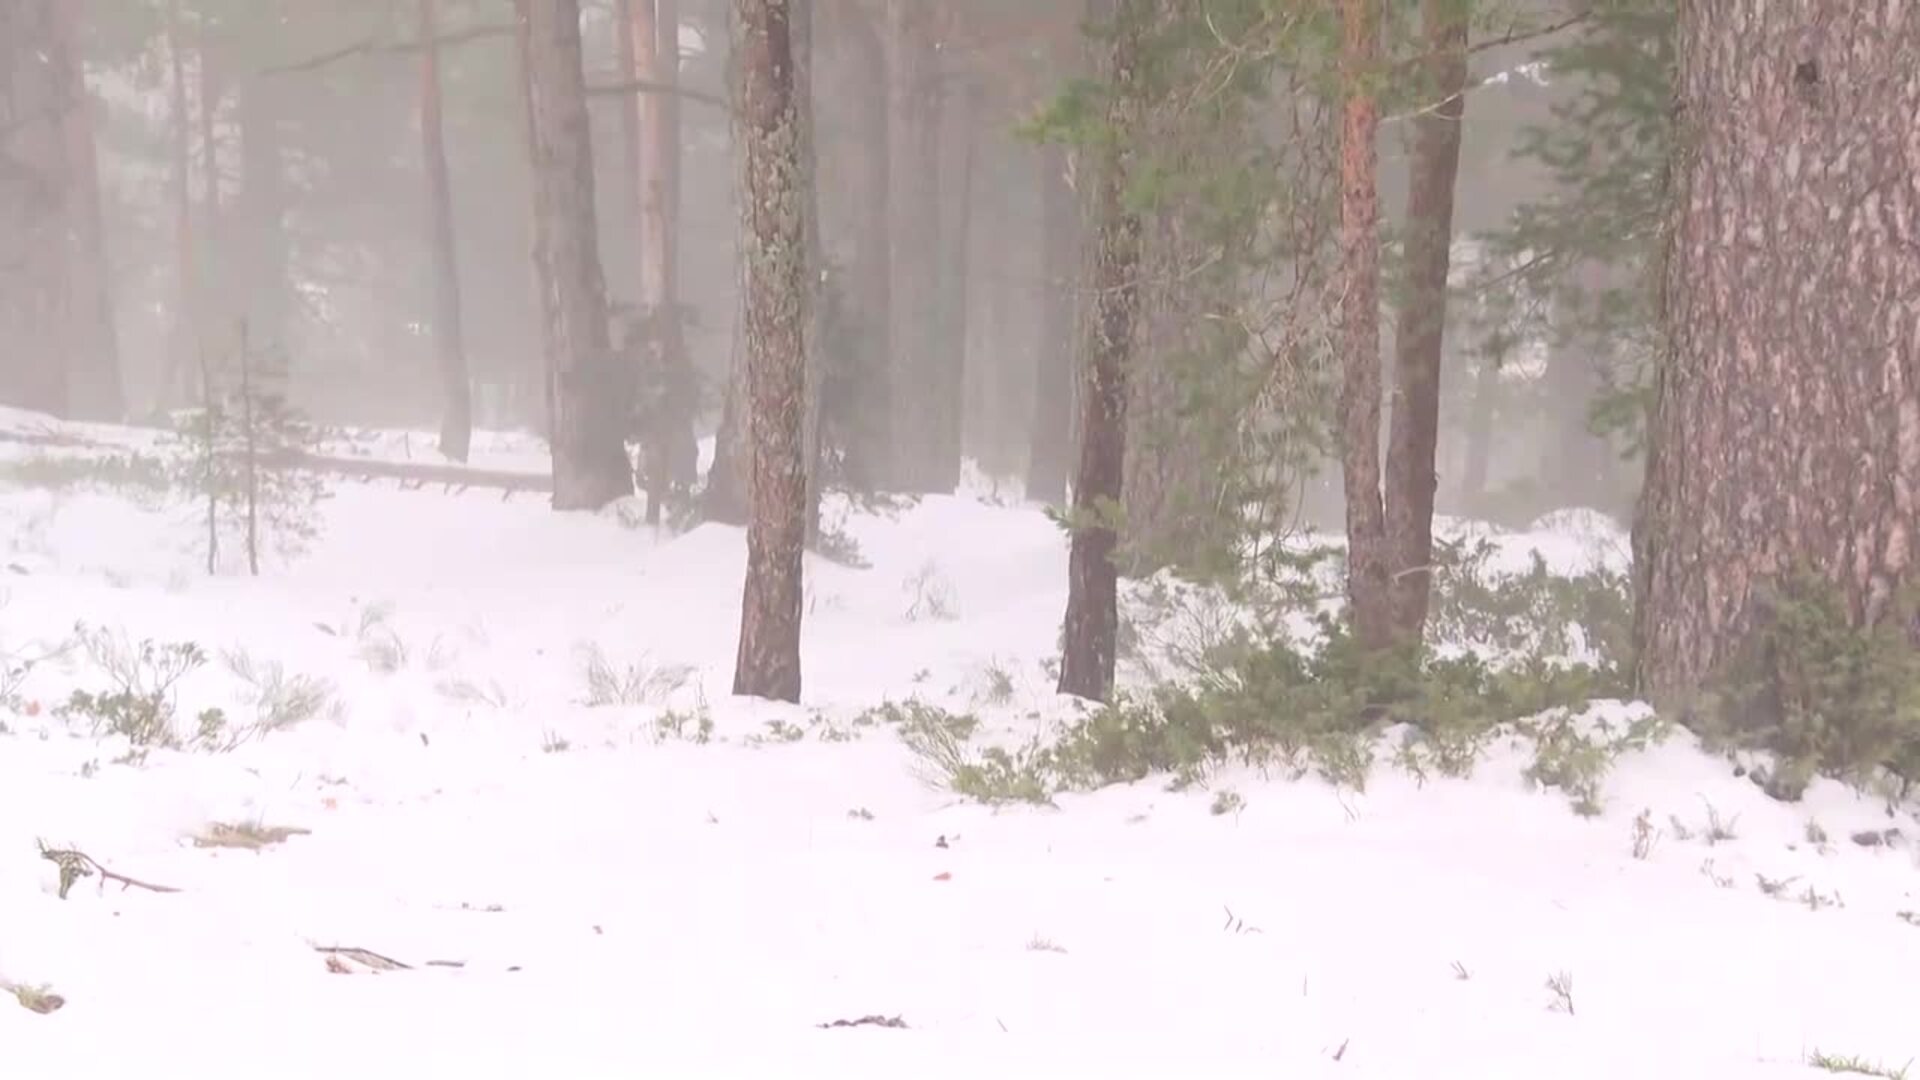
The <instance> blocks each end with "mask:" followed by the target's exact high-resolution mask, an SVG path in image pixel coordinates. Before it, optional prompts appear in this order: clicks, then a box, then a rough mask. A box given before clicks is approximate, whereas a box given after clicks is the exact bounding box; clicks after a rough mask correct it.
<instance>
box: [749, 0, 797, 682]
mask: <svg viewBox="0 0 1920 1080" xmlns="http://www.w3.org/2000/svg"><path fill="white" fill-rule="evenodd" d="M793 10H794V9H793V8H792V7H791V6H790V5H789V3H788V2H787V0H735V6H734V13H735V19H736V24H737V25H736V33H737V38H736V45H735V48H736V50H737V57H736V61H735V64H736V69H737V73H738V78H739V80H740V81H739V96H738V106H737V117H736V121H735V122H736V124H737V125H738V128H739V135H738V138H737V145H738V146H739V147H740V158H741V184H740V189H741V199H740V231H741V237H740V240H741V245H742V247H743V249H744V255H745V263H746V326H745V330H746V340H747V381H748V389H749V401H750V406H751V417H750V426H751V429H752V432H753V438H752V468H751V499H752V508H753V520H752V522H751V523H750V524H749V526H748V528H747V578H746V588H745V592H744V595H743V597H742V601H741V614H740V651H739V658H738V660H737V662H736V665H735V669H734V677H733V692H734V693H735V694H739V695H749V696H754V697H763V698H772V699H775V700H779V701H794V702H797V701H799V700H800V610H801V595H802V588H801V566H802V557H803V555H802V553H803V550H804V547H805V544H806V528H807V521H806V517H807V480H806V469H805V458H804V445H803V439H802V435H803V432H802V428H803V427H804V415H803V414H804V413H805V410H806V381H807V380H806V371H807V369H806V320H807V303H806V300H807V282H806V246H805V245H806V221H805V218H806V215H807V214H808V212H809V210H810V208H809V207H807V206H806V205H805V202H804V198H805V178H804V176H803V168H802V162H801V150H802V147H801V142H802V138H803V132H802V131H801V124H802V121H801V118H800V105H799V102H798V101H797V99H796V93H795V79H794V54H793V46H792V26H791V22H790V16H791V14H792V13H793Z"/></svg>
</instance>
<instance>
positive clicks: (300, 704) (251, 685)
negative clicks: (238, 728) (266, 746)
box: [221, 649, 334, 731]
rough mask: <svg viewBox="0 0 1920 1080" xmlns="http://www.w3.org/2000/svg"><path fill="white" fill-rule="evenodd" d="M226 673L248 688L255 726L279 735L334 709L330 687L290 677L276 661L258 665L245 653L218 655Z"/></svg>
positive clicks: (318, 680)
mask: <svg viewBox="0 0 1920 1080" xmlns="http://www.w3.org/2000/svg"><path fill="white" fill-rule="evenodd" d="M221 658H222V660H224V661H225V663H226V666H227V670H228V671H231V672H232V673H233V674H234V677H236V678H238V679H239V680H240V681H241V682H243V683H245V684H246V685H247V698H248V700H247V704H248V705H249V706H251V707H252V709H253V711H254V726H255V727H256V728H258V729H259V730H262V731H279V730H282V729H284V728H289V727H294V726H295V725H298V724H304V723H306V722H307V721H308V720H312V719H314V718H315V717H317V716H320V715H322V714H323V713H327V712H329V711H330V710H331V709H332V708H333V707H334V700H333V684H331V683H329V682H327V681H326V680H325V679H321V678H317V677H315V676H312V675H289V674H287V670H286V668H285V666H283V665H282V664H281V663H280V662H279V661H277V660H269V661H266V662H265V663H261V662H257V661H255V660H254V658H253V657H252V656H251V655H250V654H248V653H247V651H246V650H244V649H230V650H227V651H226V652H224V653H222V654H221Z"/></svg>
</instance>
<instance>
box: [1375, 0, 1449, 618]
mask: <svg viewBox="0 0 1920 1080" xmlns="http://www.w3.org/2000/svg"><path fill="white" fill-rule="evenodd" d="M1420 22H1421V41H1420V43H1419V46H1418V47H1419V48H1420V49H1421V50H1423V55H1424V60H1423V63H1422V65H1421V67H1422V69H1423V72H1424V75H1425V78H1423V79H1422V80H1421V82H1420V91H1421V99H1420V106H1421V111H1420V113H1419V115H1417V116H1416V117H1415V118H1414V120H1413V157H1412V160H1411V161H1409V162H1408V164H1407V172H1408V177H1407V239H1406V274H1407V295H1406V298H1405V301H1404V303H1403V304H1402V306H1401V308H1400V318H1399V321H1398V323H1397V324H1396V326H1395V328H1394V339H1393V341H1394V380H1393V430H1392V431H1391V433H1390V434H1389V435H1388V447H1387V469H1386V490H1385V492H1384V493H1383V497H1384V499H1385V504H1386V508H1385V509H1386V530H1387V545H1388V549H1389V552H1390V554H1389V555H1388V559H1389V560H1390V561H1389V569H1390V570H1391V572H1392V575H1393V576H1392V579H1391V585H1390V587H1389V597H1390V603H1391V606H1392V609H1393V629H1394V633H1395V634H1396V635H1397V636H1398V638H1399V639H1400V640H1401V641H1404V642H1418V641H1419V640H1420V639H1421V634H1422V631H1423V630H1424V629H1425V627H1426V623H1427V602H1428V600H1429V598H1430V597H1431V595H1432V589H1431V585H1432V579H1433V571H1432V563H1433V496H1434V490H1435V488H1436V486H1437V485H1438V483H1439V476H1438V474H1437V473H1436V472H1435V470H1434V453H1435V451H1436V449H1437V448H1438V445H1439V438H1440V358H1441V356H1442V355H1443V346H1444V344H1445V340H1444V339H1445V331H1446V323H1447V274H1448V271H1449V270H1450V269H1451V267H1452V265H1453V264H1452V248H1453V192H1454V182H1455V181H1456V180H1457V179H1458V178H1459V175H1460V123H1461V119H1462V117H1463V116H1464V114H1465V111H1466V88H1467V9H1466V7H1465V6H1464V5H1462V4H1461V3H1460V0H1420Z"/></svg>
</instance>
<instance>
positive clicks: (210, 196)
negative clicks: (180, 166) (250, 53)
mask: <svg viewBox="0 0 1920 1080" xmlns="http://www.w3.org/2000/svg"><path fill="white" fill-rule="evenodd" d="M211 36H212V35H211V34H210V33H209V31H208V29H207V28H206V27H205V26H202V27H201V28H200V41H199V49H198V59H199V61H200V65H199V72H198V76H199V87H200V94H199V100H198V101H197V102H196V105H197V106H198V108H197V111H196V114H195V118H196V120H197V121H198V123H199V126H200V235H199V240H200V250H199V262H200V274H199V278H200V285H201V293H200V301H201V310H200V331H201V340H200V344H201V348H202V349H211V347H212V344H211V343H212V342H213V341H215V340H218V339H219V338H221V337H223V336H225V334H226V331H227V329H228V325H229V319H230V318H231V317H232V316H233V315H234V314H235V312H234V306H233V304H232V303H231V302H230V300H231V296H232V293H231V290H230V288H229V282H228V278H227V260H226V257H225V255H226V249H225V246H224V245H225V243H226V237H227V227H226V222H225V221H224V220H223V218H224V210H223V208H222V207H221V192H220V185H221V176H220V137H219V128H218V126H217V121H218V119H219V114H220V97H221V92H222V91H221V85H220V72H219V69H218V66H217V65H216V63H215V62H214V58H213V49H212V43H211V42H210V41H209V40H208V39H209V38H210V37H211Z"/></svg>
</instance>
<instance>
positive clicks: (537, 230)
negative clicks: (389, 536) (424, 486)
mask: <svg viewBox="0 0 1920 1080" xmlns="http://www.w3.org/2000/svg"><path fill="white" fill-rule="evenodd" d="M533 2H534V0H514V3H513V11H514V35H513V37H514V48H515V51H516V53H517V58H518V60H519V65H520V100H521V120H522V121H523V122H524V126H523V129H522V132H521V134H522V137H523V141H524V144H525V149H526V154H527V162H528V166H527V168H528V171H529V172H530V173H531V174H532V176H531V180H532V182H531V183H530V185H529V187H530V189H531V193H532V198H533V215H532V220H531V222H530V223H529V228H528V239H529V241H530V242H529V244H528V252H527V254H528V256H529V258H528V260H527V262H528V266H529V268H530V269H531V271H532V272H531V273H530V274H529V275H528V283H529V286H530V287H531V288H532V290H533V297H534V306H535V307H536V309H537V310H538V311H539V317H540V341H541V350H542V355H541V356H540V357H539V363H538V364H537V365H529V367H531V368H533V370H532V371H530V372H526V373H524V374H525V375H530V376H533V377H532V378H530V379H529V380H528V383H527V384H525V385H531V384H533V383H537V384H538V385H539V387H540V395H541V399H542V402H541V404H542V408H541V410H540V413H539V420H538V423H539V428H540V432H541V434H543V435H545V436H546V437H547V438H548V439H549V440H551V439H552V438H553V431H554V417H555V412H554V398H553V378H552V367H551V365H550V364H549V363H548V361H547V355H546V354H547V352H548V348H549V347H548V345H547V343H548V342H551V341H554V340H555V339H556V338H557V337H558V336H559V333H560V331H559V324H560V312H559V307H558V298H557V297H555V296H554V294H553V293H552V292H551V291H550V290H549V289H548V288H547V273H546V270H545V267H546V265H547V243H548V240H547V219H548V217H549V213H548V210H547V198H548V194H547V191H546V189H545V186H544V185H542V184H541V183H540V177H539V162H540V161H541V159H542V156H543V154H544V153H545V151H544V150H543V149H542V148H541V146H542V144H541V137H540V129H539V117H538V116H537V115H536V114H535V109H534V84H533V13H532V10H531V8H530V5H531V4H532V3H533Z"/></svg>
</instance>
